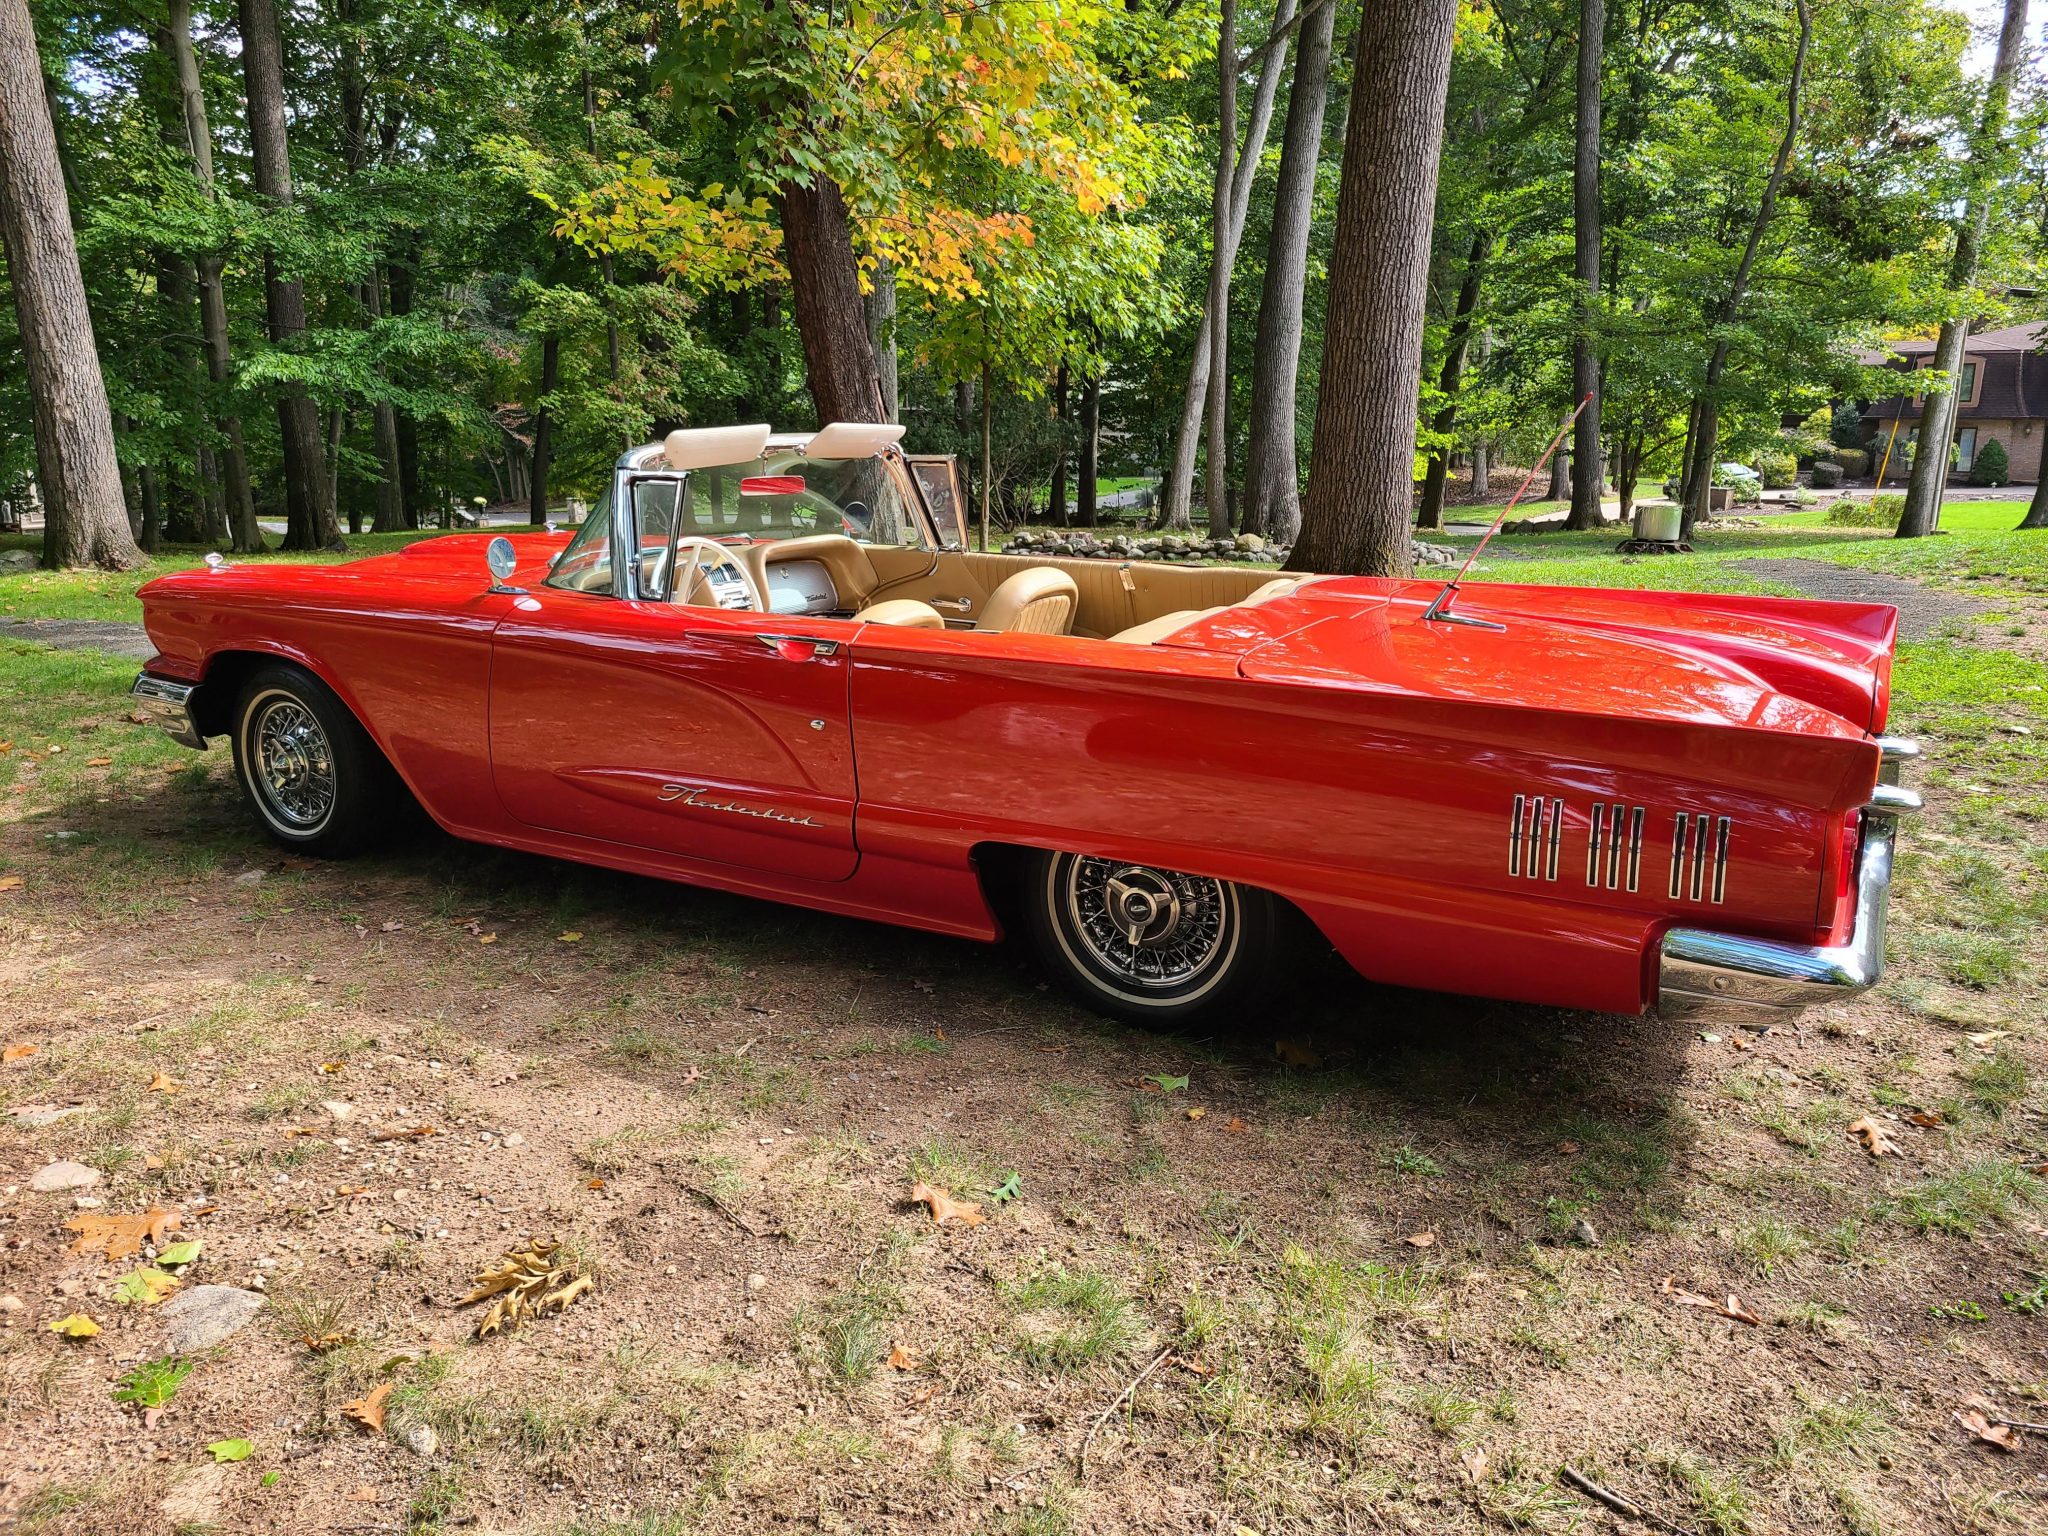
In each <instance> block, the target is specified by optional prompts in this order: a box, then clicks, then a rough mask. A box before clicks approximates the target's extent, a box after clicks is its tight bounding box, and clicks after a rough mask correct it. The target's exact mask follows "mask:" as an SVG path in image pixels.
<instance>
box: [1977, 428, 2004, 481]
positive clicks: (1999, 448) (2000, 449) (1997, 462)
mask: <svg viewBox="0 0 2048 1536" xmlns="http://www.w3.org/2000/svg"><path fill="white" fill-rule="evenodd" d="M2011 478H2012V465H2011V463H2010V462H2009V461H2008V460H2007V459H2006V456H2005V445H2004V444H2003V443H2001V442H2000V441H1999V440H1998V439H1997V438H1995V437H1994V438H1991V439H1989V440H1987V441H1986V442H1985V443H1984V445H1983V446H1982V447H1980V448H1979V449H1978V450H1977V457H1976V458H1975V459H1974V460H1973V461H1972V462H1971V464H1970V484H1972V485H2004V484H2006V483H2007V482H2008V481H2009V480H2010V479H2011Z"/></svg>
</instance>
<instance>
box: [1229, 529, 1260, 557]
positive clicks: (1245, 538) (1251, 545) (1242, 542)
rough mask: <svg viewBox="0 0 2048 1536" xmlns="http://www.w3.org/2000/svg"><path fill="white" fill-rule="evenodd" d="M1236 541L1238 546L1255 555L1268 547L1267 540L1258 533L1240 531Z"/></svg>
mask: <svg viewBox="0 0 2048 1536" xmlns="http://www.w3.org/2000/svg"><path fill="white" fill-rule="evenodd" d="M1236 542H1237V547H1238V548H1239V549H1241V550H1243V551H1244V552H1245V553H1246V554H1248V555H1255V554H1257V553H1258V552H1259V551H1260V550H1262V549H1264V548H1265V547H1266V541H1265V540H1264V539H1262V538H1260V537H1259V536H1258V535H1257V534H1256V533H1240V534H1239V535H1238V536H1237V541H1236Z"/></svg>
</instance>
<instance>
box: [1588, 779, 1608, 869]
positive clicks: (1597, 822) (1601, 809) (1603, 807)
mask: <svg viewBox="0 0 2048 1536" xmlns="http://www.w3.org/2000/svg"><path fill="white" fill-rule="evenodd" d="M1606 825H1607V804H1606V802H1605V801H1602V800H1596V801H1594V802H1593V829H1592V831H1591V832H1589V833H1588V834H1587V835H1586V884H1587V886H1589V887H1591V886H1596V885H1598V884H1599V883H1600V829H1601V828H1602V827H1604V826H1606Z"/></svg>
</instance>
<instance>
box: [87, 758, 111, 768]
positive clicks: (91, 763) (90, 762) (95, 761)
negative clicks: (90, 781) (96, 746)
mask: <svg viewBox="0 0 2048 1536" xmlns="http://www.w3.org/2000/svg"><path fill="white" fill-rule="evenodd" d="M113 765H114V760H113V759H112V758H111V757H88V758H87V759H86V760H85V766H86V767H88V768H111V767H113Z"/></svg>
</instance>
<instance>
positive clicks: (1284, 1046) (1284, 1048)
mask: <svg viewBox="0 0 2048 1536" xmlns="http://www.w3.org/2000/svg"><path fill="white" fill-rule="evenodd" d="M1273 1054H1274V1056H1275V1057H1277V1058H1278V1059H1279V1060H1280V1061H1281V1062H1282V1063H1283V1064H1284V1065H1286V1066H1290V1067H1305V1068H1315V1067H1320V1066H1321V1065H1322V1064H1323V1056H1322V1053H1321V1052H1320V1051H1318V1050H1317V1049H1316V1048H1315V1047H1314V1046H1312V1045H1310V1044H1309V1043H1308V1042H1307V1041H1305V1040H1275V1041H1274V1042H1273Z"/></svg>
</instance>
